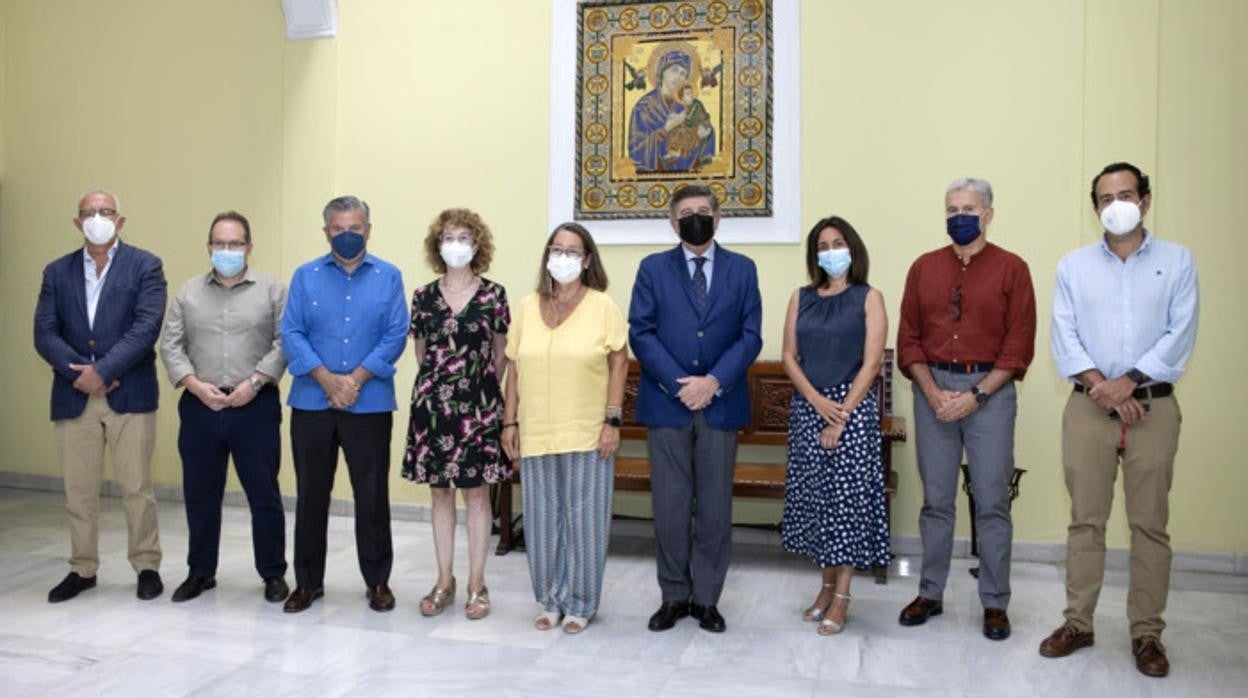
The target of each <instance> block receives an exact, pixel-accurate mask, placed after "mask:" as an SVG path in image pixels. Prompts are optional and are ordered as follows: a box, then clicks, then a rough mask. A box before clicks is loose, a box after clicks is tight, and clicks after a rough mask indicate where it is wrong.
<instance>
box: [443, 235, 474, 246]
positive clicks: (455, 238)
mask: <svg viewBox="0 0 1248 698" xmlns="http://www.w3.org/2000/svg"><path fill="white" fill-rule="evenodd" d="M442 242H459V243H463V244H465V245H471V244H472V235H471V234H469V233H446V234H445V235H443V236H442Z"/></svg>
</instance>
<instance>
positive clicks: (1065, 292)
mask: <svg viewBox="0 0 1248 698" xmlns="http://www.w3.org/2000/svg"><path fill="white" fill-rule="evenodd" d="M1199 312H1200V297H1199V289H1198V286H1197V282H1196V260H1195V258H1194V257H1193V256H1192V253H1191V252H1189V251H1188V250H1187V248H1186V247H1183V246H1182V245H1179V244H1176V243H1173V242H1167V241H1165V240H1158V239H1157V238H1155V237H1153V235H1152V234H1151V233H1149V232H1148V231H1147V230H1145V231H1144V243H1143V245H1141V246H1140V249H1138V250H1136V251H1135V252H1133V253H1132V254H1131V255H1130V256H1129V257H1127V259H1126V260H1125V261H1124V260H1122V259H1119V257H1118V255H1116V254H1114V253H1113V252H1111V251H1110V249H1109V246H1108V245H1107V244H1106V243H1105V241H1104V239H1102V240H1101V241H1100V242H1098V243H1096V244H1093V245H1088V246H1087V247H1082V248H1080V249H1077V250H1075V251H1073V252H1071V253H1069V254H1067V255H1066V256H1065V257H1063V258H1062V261H1061V262H1059V263H1058V265H1057V284H1056V286H1055V287H1054V290H1053V328H1052V332H1051V338H1052V348H1053V358H1054V359H1055V360H1056V361H1057V370H1058V372H1059V373H1060V374H1061V375H1062V376H1063V377H1065V378H1068V379H1070V380H1071V381H1072V382H1073V381H1076V380H1077V379H1076V378H1075V376H1076V375H1078V374H1080V373H1082V372H1084V371H1087V370H1089V369H1093V368H1095V369H1097V370H1099V371H1100V372H1101V373H1102V374H1104V376H1105V377H1106V378H1110V379H1113V378H1117V377H1119V376H1121V375H1123V374H1125V373H1126V372H1127V371H1130V370H1131V369H1132V368H1137V369H1139V370H1140V371H1141V372H1143V373H1144V374H1145V375H1147V376H1148V377H1149V378H1150V379H1152V380H1150V381H1149V383H1148V384H1152V383H1156V382H1163V383H1173V382H1175V381H1177V380H1178V379H1179V377H1180V376H1182V375H1183V370H1184V368H1185V367H1186V365H1187V360H1188V359H1189V358H1190V357H1191V355H1192V348H1193V346H1195V343H1196V325H1197V319H1198V315H1199Z"/></svg>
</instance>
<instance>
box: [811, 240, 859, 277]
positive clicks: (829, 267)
mask: <svg viewBox="0 0 1248 698" xmlns="http://www.w3.org/2000/svg"><path fill="white" fill-rule="evenodd" d="M852 261H853V260H852V259H851V258H850V256H849V248H846V247H840V248H837V249H835V250H823V251H822V252H820V253H819V268H820V269H823V270H824V271H826V272H828V276H830V277H832V278H834V279H839V278H841V277H842V276H845V275H846V274H848V273H849V264H850V262H852Z"/></svg>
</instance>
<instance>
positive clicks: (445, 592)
mask: <svg viewBox="0 0 1248 698" xmlns="http://www.w3.org/2000/svg"><path fill="white" fill-rule="evenodd" d="M453 601H455V578H454V577H451V585H450V586H449V587H447V588H445V589H439V588H438V587H437V586H436V585H435V586H434V587H433V590H432V591H430V592H429V593H428V594H426V595H425V596H424V598H422V599H421V600H420V615H422V616H425V617H432V616H436V615H438V614H440V613H442V612H443V611H445V610H446V607H447V606H449V605H451V603H452V602H453Z"/></svg>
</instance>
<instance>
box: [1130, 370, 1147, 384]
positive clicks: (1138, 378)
mask: <svg viewBox="0 0 1248 698" xmlns="http://www.w3.org/2000/svg"><path fill="white" fill-rule="evenodd" d="M1127 378H1130V379H1131V382H1132V383H1135V384H1136V385H1139V384H1140V383H1143V382H1144V381H1145V380H1147V378H1148V376H1145V375H1144V373H1143V372H1142V371H1140V369H1138V368H1133V369H1131V370H1130V371H1127Z"/></svg>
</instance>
